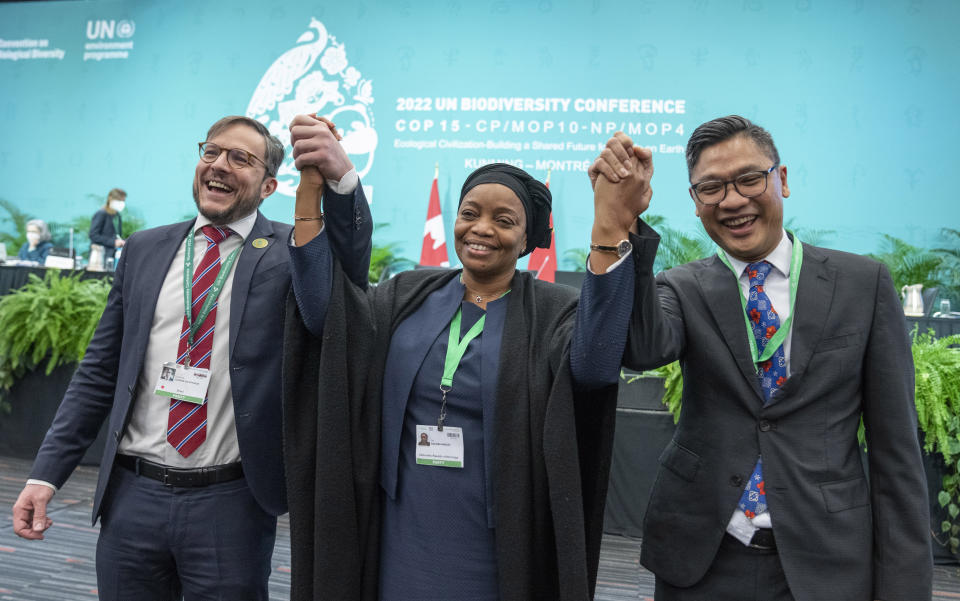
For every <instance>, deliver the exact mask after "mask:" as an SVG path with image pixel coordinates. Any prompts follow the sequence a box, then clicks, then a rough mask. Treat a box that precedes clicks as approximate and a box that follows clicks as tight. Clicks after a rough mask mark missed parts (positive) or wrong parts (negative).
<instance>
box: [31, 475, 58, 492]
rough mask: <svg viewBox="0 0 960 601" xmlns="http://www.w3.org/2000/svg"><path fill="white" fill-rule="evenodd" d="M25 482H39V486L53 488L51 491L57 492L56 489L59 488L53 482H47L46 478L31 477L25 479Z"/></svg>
mask: <svg viewBox="0 0 960 601" xmlns="http://www.w3.org/2000/svg"><path fill="white" fill-rule="evenodd" d="M27 484H40V485H41V486H47V487H49V488H52V489H53V492H58V491H59V490H60V489H59V488H57V487H56V486H54V485H53V484H50V483H49V482H47V481H46V480H35V479H33V478H29V479H28V480H27Z"/></svg>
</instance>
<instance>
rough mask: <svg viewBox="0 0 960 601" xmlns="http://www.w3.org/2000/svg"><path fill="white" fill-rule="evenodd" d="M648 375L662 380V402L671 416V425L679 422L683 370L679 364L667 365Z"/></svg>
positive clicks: (677, 362)
mask: <svg viewBox="0 0 960 601" xmlns="http://www.w3.org/2000/svg"><path fill="white" fill-rule="evenodd" d="M648 373H652V374H655V375H657V376H660V377H661V378H663V388H664V392H663V401H662V402H663V404H664V406H666V408H667V411H669V412H670V415H672V416H673V423H677V422H678V421H679V420H680V405H681V399H682V398H683V370H681V369H680V362H679V361H674V362H673V363H667V364H666V365H664V366H663V367H658V368H657V369H654V370H651V371H650V372H648Z"/></svg>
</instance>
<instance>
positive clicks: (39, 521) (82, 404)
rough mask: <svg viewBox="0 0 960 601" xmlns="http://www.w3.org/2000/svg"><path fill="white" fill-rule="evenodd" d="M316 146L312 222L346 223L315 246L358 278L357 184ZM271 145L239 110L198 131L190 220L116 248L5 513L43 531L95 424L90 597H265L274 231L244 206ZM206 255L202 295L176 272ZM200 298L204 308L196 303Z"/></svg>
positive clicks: (282, 240) (365, 223)
mask: <svg viewBox="0 0 960 601" xmlns="http://www.w3.org/2000/svg"><path fill="white" fill-rule="evenodd" d="M317 144H319V145H320V146H322V147H323V148H324V149H325V150H326V154H325V155H324V156H325V159H324V160H323V161H322V162H320V163H319V164H317V165H316V167H317V168H318V169H319V171H320V173H321V175H323V176H324V178H325V180H326V185H327V190H326V194H327V195H328V196H330V197H332V198H335V199H337V200H338V201H339V202H328V206H329V207H333V209H331V211H330V213H328V216H327V219H328V220H331V219H334V220H342V221H343V223H345V224H348V226H344V227H338V228H337V230H338V232H343V235H341V236H339V237H337V238H336V239H334V240H332V243H333V244H338V245H344V246H343V248H350V249H351V250H348V251H345V252H344V253H343V254H342V256H345V257H349V256H356V257H357V260H356V261H355V262H353V263H352V264H350V265H349V266H347V269H348V273H349V277H351V278H352V279H356V280H357V281H366V277H367V268H368V264H369V257H370V242H369V240H370V228H371V227H372V226H371V223H370V217H369V209H368V208H367V202H366V199H365V198H364V196H363V190H362V187H360V186H359V178H358V177H357V174H356V171H355V170H354V169H353V165H352V164H351V163H350V160H349V159H348V158H347V155H346V154H345V152H344V151H343V149H342V148H341V147H340V145H339V143H338V142H337V140H336V138H335V137H334V136H333V134H332V133H331V134H330V135H329V136H326V137H323V138H322V139H319V141H317ZM283 154H284V152H283V146H282V144H281V143H280V142H279V141H278V140H277V139H276V138H275V137H274V136H271V135H270V133H269V132H268V131H267V129H266V128H265V127H264V126H263V125H262V124H260V123H259V122H257V121H255V120H252V119H248V118H246V117H225V118H224V119H221V120H220V121H218V122H217V123H215V124H214V125H213V126H212V127H211V128H210V130H209V132H208V133H207V137H206V140H205V142H203V143H201V144H200V160H199V161H198V162H197V167H196V172H195V175H194V181H193V196H194V200H195V202H196V205H197V209H198V212H199V215H198V216H197V218H196V219H195V220H191V221H187V222H183V223H177V224H173V225H167V226H163V227H158V228H153V229H149V230H145V231H142V232H138V233H136V234H134V235H133V236H131V237H130V238H129V240H128V241H127V244H126V247H125V249H124V250H125V252H124V253H123V255H122V257H121V259H120V261H119V264H118V265H117V270H116V274H115V276H114V283H113V288H112V289H111V292H110V295H109V297H108V300H107V306H106V309H105V310H104V313H103V316H102V317H101V319H100V323H99V325H98V327H97V330H96V333H95V334H94V336H93V339H92V340H91V342H90V345H89V347H88V348H87V353H86V356H85V357H84V359H83V361H82V362H81V364H80V366H79V368H78V369H77V372H76V374H75V375H74V377H73V379H72V381H71V383H70V386H69V387H68V389H67V392H66V394H65V396H64V399H63V402H62V404H61V406H60V409H59V411H58V412H57V415H56V417H55V418H54V421H53V424H52V426H51V427H50V430H49V432H48V433H47V436H46V438H45V439H44V442H43V445H42V446H41V448H40V451H39V452H38V454H37V458H36V461H35V463H34V466H33V470H32V471H31V473H30V479H29V480H28V483H27V485H26V486H25V487H24V489H23V491H22V492H21V494H20V497H19V498H18V499H17V502H16V504H15V505H14V507H13V516H14V530H15V531H16V533H17V534H18V535H20V536H22V537H24V538H28V539H41V538H43V532H44V531H45V530H46V529H47V528H49V527H50V525H51V524H52V521H51V520H50V518H49V517H48V516H47V514H46V506H47V503H48V502H49V500H50V499H51V498H52V497H53V495H54V493H55V491H56V490H57V489H58V488H59V487H61V486H62V485H63V483H64V482H65V481H66V480H67V478H68V477H69V475H70V474H71V472H72V471H73V469H74V468H75V467H76V465H77V464H78V462H79V461H80V458H81V457H82V455H83V453H84V450H85V449H86V448H87V447H88V446H89V445H90V444H91V442H92V441H93V440H94V438H95V437H96V435H97V432H98V431H99V429H100V427H101V425H102V423H103V422H104V420H107V419H109V437H108V439H107V444H106V448H105V450H104V455H103V458H102V460H101V463H100V466H101V469H100V478H99V481H98V483H97V489H96V496H95V498H94V504H93V520H94V522H95V521H96V520H97V518H98V517H99V518H100V521H101V530H100V539H99V541H98V544H97V580H98V588H99V593H100V598H101V599H111V600H117V601H120V600H123V601H129V600H130V599H137V600H138V601H148V600H154V599H155V600H157V601H160V600H163V601H169V599H171V598H179V597H180V595H183V596H184V597H185V598H186V599H267V597H268V593H267V581H268V578H269V575H270V558H271V555H272V552H273V546H274V540H275V535H276V516H278V515H280V514H282V513H284V512H286V511H287V500H286V494H285V490H286V489H285V483H284V467H283V458H282V448H281V442H282V441H281V436H282V435H281V423H282V416H281V398H280V395H281V383H280V370H281V350H280V347H281V339H282V326H283V320H284V315H283V313H284V303H285V299H286V296H287V293H288V290H289V287H290V273H289V266H288V263H289V257H288V251H287V245H288V243H289V240H290V238H291V227H290V226H289V225H286V224H282V223H278V222H273V221H269V220H268V219H266V218H265V217H264V216H263V215H262V214H261V213H260V212H259V210H258V207H259V206H260V204H261V203H262V202H263V200H264V199H265V198H266V197H268V196H270V195H271V194H272V193H273V192H274V190H275V189H276V187H277V180H276V174H277V169H278V168H279V166H280V164H281V163H282V161H283ZM338 208H339V210H337V209H338ZM194 249H195V250H194ZM214 252H218V253H219V256H217V255H216V254H211V253H214ZM207 255H210V256H209V257H208V256H207ZM194 256H195V257H196V259H193V257H194ZM208 259H209V260H208ZM208 263H209V266H210V269H211V270H212V271H209V273H210V277H211V280H213V276H214V275H215V274H216V280H214V281H213V283H212V284H211V285H209V287H208V288H207V287H204V286H205V285H202V284H198V282H202V281H206V280H203V279H202V278H204V277H206V275H205V274H201V273H200V272H201V271H204V272H206V271H207V268H206V267H204V269H203V270H201V269H194V267H202V266H206V265H208ZM185 273H194V279H193V280H192V282H191V280H190V279H189V278H187V279H186V281H185V278H184V274H185ZM198 289H199V291H198ZM188 295H189V296H188ZM208 296H209V297H212V298H214V299H215V302H213V301H211V304H210V305H209V306H208V307H205V308H204V307H203V305H202V304H201V303H203V302H204V301H205V300H206V297H208ZM185 297H189V298H191V299H192V300H193V303H194V305H195V307H194V308H193V310H192V311H191V314H190V315H188V314H187V311H186V309H185ZM197 306H199V307H201V308H197ZM211 314H212V315H213V318H212V320H211V319H208V317H209V316H210V315H211ZM194 323H196V324H197V325H199V329H198V330H196V332H194V333H193V334H191V333H190V325H191V324H194ZM181 338H187V340H188V342H183V341H181ZM202 345H206V346H205V347H204V346H202ZM195 355H201V356H195ZM188 364H189V367H190V369H187V365H188ZM164 367H166V368H167V369H168V372H169V371H170V370H171V369H174V368H175V369H176V374H177V376H176V378H177V381H176V382H175V384H176V385H178V386H181V387H188V388H182V390H181V391H179V392H182V391H184V390H188V389H189V390H190V391H192V392H191V394H193V393H195V394H194V397H195V398H194V401H195V402H194V403H193V404H187V403H188V401H186V400H184V401H181V400H180V399H181V398H186V397H187V396H190V394H186V395H182V394H181V395H180V396H176V395H175V398H174V399H173V400H172V399H171V398H170V397H169V396H166V394H165V392H164V391H165V390H166V387H168V386H171V383H170V381H169V380H165V379H162V378H161V376H162V372H163V370H164ZM187 372H189V373H187ZM184 373H187V375H185V376H183V375H182V374H184ZM190 374H193V375H190ZM181 378H183V379H181ZM204 383H206V386H204ZM197 387H200V388H197ZM197 390H200V392H197ZM178 394H179V393H178ZM178 407H179V408H180V409H179V410H181V411H183V410H186V413H185V414H184V415H185V416H184V417H183V418H180V417H179V415H180V414H177V413H175V412H176V411H178ZM201 408H202V409H201ZM175 415H177V417H176V418H174V416H175ZM201 417H202V420H200V421H198V422H197V425H196V427H193V426H192V423H193V422H191V421H190V420H193V419H200V418H201ZM185 423H190V424H191V428H190V429H189V431H188V432H185V433H183V434H180V432H181V431H182V430H181V428H180V427H181V426H182V425H183V424H185Z"/></svg>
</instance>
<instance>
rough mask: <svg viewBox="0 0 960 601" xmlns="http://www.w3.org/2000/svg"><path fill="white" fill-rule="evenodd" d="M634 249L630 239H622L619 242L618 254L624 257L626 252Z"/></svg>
mask: <svg viewBox="0 0 960 601" xmlns="http://www.w3.org/2000/svg"><path fill="white" fill-rule="evenodd" d="M631 250H633V245H631V244H630V241H629V240H621V241H620V242H619V243H617V256H618V257H622V256H624V255H625V254H627V253H629V252H630V251H631Z"/></svg>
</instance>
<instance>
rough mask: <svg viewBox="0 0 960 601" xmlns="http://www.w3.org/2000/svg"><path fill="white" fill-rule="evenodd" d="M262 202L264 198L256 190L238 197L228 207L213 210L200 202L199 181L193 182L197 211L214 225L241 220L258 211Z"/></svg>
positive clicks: (194, 201)
mask: <svg viewBox="0 0 960 601" xmlns="http://www.w3.org/2000/svg"><path fill="white" fill-rule="evenodd" d="M261 202H263V199H262V198H260V195H259V191H257V190H254V191H253V192H251V193H250V194H249V195H247V196H241V197H238V198H237V199H236V200H235V201H234V202H233V204H231V205H230V206H228V207H224V208H222V209H219V210H213V209H211V208H206V209H205V208H204V207H203V206H201V204H200V190H199V188H198V185H197V182H196V181H194V183H193V203H194V204H195V205H197V211H199V213H200V214H201V215H203V216H204V217H206V218H207V219H209V220H210V223H212V224H213V225H227V224H228V223H233V222H234V221H239V220H240V219H242V218H244V217H246V216H247V215H249V214H250V213H253V212H254V211H256V210H257V208H258V207H259V206H260V203H261Z"/></svg>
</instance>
